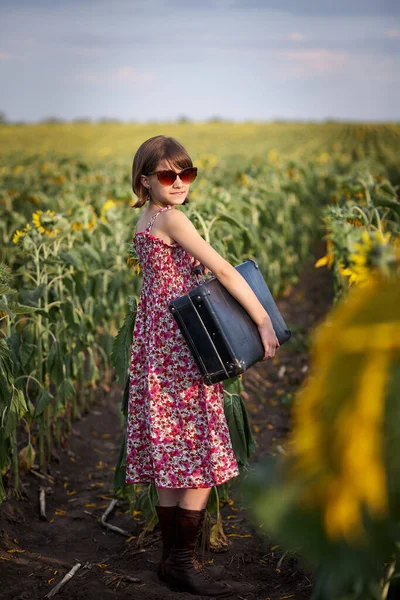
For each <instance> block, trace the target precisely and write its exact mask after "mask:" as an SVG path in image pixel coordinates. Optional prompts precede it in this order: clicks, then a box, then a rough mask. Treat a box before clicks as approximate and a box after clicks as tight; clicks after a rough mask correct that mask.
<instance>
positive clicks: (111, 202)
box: [100, 199, 117, 223]
mask: <svg viewBox="0 0 400 600" xmlns="http://www.w3.org/2000/svg"><path fill="white" fill-rule="evenodd" d="M116 206H117V203H116V202H115V200H111V199H110V200H107V202H105V203H104V204H103V206H102V207H101V211H100V221H103V223H107V217H106V214H107V211H109V210H112V209H113V208H115V207H116Z"/></svg>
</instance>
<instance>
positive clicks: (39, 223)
mask: <svg viewBox="0 0 400 600" xmlns="http://www.w3.org/2000/svg"><path fill="white" fill-rule="evenodd" d="M56 222H57V218H56V213H55V212H54V211H52V210H46V212H45V213H44V212H43V211H42V210H37V211H36V212H35V213H33V215H32V223H33V224H34V226H35V227H36V229H37V230H38V231H39V233H44V234H45V235H48V236H49V237H54V236H55V235H57V234H58V233H60V231H61V230H60V229H57V228H56V227H55V224H56Z"/></svg>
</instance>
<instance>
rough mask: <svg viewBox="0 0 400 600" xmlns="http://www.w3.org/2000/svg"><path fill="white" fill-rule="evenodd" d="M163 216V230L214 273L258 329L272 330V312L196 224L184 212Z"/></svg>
mask: <svg viewBox="0 0 400 600" xmlns="http://www.w3.org/2000/svg"><path fill="white" fill-rule="evenodd" d="M160 217H163V219H162V222H161V221H160V222H159V227H160V228H161V227H162V229H163V230H164V231H165V232H166V233H167V234H168V235H169V236H170V237H171V238H173V239H174V240H176V241H177V242H178V244H180V245H181V246H182V247H183V248H185V250H187V252H189V253H190V254H191V255H192V256H194V257H195V258H197V259H198V260H199V261H200V262H201V263H202V264H203V265H205V266H206V267H207V268H208V269H210V271H212V272H213V274H214V275H215V276H216V277H217V279H218V280H219V281H220V282H221V283H222V285H223V286H224V287H226V289H227V290H228V291H229V293H230V294H232V296H233V297H234V298H236V300H237V301H238V302H240V304H241V305H242V306H243V308H244V309H245V310H246V311H247V312H248V313H249V315H250V317H251V318H252V319H253V321H254V322H255V323H256V325H257V326H258V327H265V326H267V327H268V326H270V327H271V328H272V323H271V319H270V317H269V315H268V313H267V312H266V310H265V309H264V307H263V306H262V304H261V303H260V301H259V300H258V298H257V296H256V295H255V293H254V292H253V290H252V289H251V287H250V286H249V284H248V283H247V281H246V280H245V279H244V278H243V277H242V276H241V275H240V273H238V272H237V271H236V269H235V268H234V267H233V266H232V265H231V264H230V263H229V262H228V261H227V260H225V259H224V258H223V257H222V256H221V255H220V254H219V253H218V252H217V251H216V250H214V248H213V247H212V246H210V244H208V243H207V242H206V241H205V240H204V239H203V238H202V237H201V235H199V233H198V232H197V230H196V228H195V227H194V225H193V223H192V222H191V221H190V220H189V219H188V218H187V216H186V215H185V214H184V213H182V212H180V211H179V210H168V211H165V212H164V213H162V214H161V215H160ZM160 217H159V219H160ZM272 331H273V329H272Z"/></svg>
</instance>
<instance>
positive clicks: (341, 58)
mask: <svg viewBox="0 0 400 600" xmlns="http://www.w3.org/2000/svg"><path fill="white" fill-rule="evenodd" d="M273 54H274V56H278V57H281V58H282V59H284V62H285V63H286V66H285V71H286V74H287V75H289V76H292V77H302V76H307V75H308V76H310V75H324V74H326V73H332V72H335V71H340V70H342V69H343V67H345V66H346V65H347V64H348V63H349V55H348V54H347V53H346V52H340V51H332V50H327V49H326V48H313V49H309V50H275V51H274V52H273Z"/></svg>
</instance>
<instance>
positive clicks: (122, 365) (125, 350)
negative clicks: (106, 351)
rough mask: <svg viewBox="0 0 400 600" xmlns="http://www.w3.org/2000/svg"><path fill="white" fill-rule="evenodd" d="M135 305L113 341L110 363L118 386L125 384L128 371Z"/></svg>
mask: <svg viewBox="0 0 400 600" xmlns="http://www.w3.org/2000/svg"><path fill="white" fill-rule="evenodd" d="M136 310H137V305H136V303H135V309H134V310H133V311H130V312H128V313H127V315H126V316H125V320H124V323H123V325H122V327H121V328H120V329H119V331H118V333H117V335H116V336H115V337H114V339H113V343H112V352H111V363H112V365H113V367H114V368H115V370H116V373H117V377H118V380H119V383H120V385H121V386H122V385H124V384H125V382H126V375H127V372H128V369H129V358H130V357H129V349H130V346H131V344H132V338H133V330H134V328H135V319H136Z"/></svg>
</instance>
